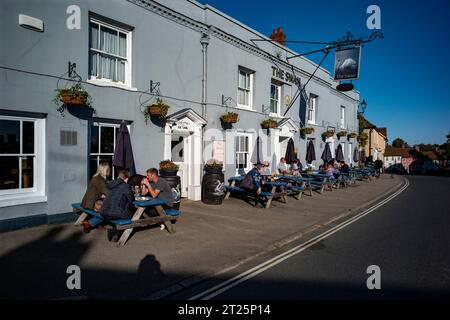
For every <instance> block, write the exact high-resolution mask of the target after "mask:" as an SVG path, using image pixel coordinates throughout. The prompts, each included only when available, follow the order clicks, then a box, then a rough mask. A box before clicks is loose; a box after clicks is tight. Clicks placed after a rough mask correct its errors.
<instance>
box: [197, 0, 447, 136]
mask: <svg viewBox="0 0 450 320" xmlns="http://www.w3.org/2000/svg"><path fill="white" fill-rule="evenodd" d="M200 2H201V3H204V4H205V3H208V4H210V5H211V6H213V7H215V8H217V9H219V10H220V11H222V12H224V13H226V14H228V15H229V16H231V17H233V18H235V19H237V20H239V21H241V22H243V23H244V24H246V25H248V26H249V27H251V28H253V29H255V30H257V31H259V32H260V33H262V34H265V35H270V34H271V33H272V30H273V29H274V28H276V27H283V29H284V30H285V32H286V35H287V40H303V41H333V40H338V39H340V38H342V37H343V36H344V35H345V33H346V32H347V31H351V32H352V33H353V34H354V35H355V36H365V37H367V36H368V35H369V34H370V33H371V32H372V30H368V29H367V27H366V20H367V17H368V16H369V15H368V14H366V9H367V7H368V6H369V5H371V4H376V5H378V6H379V7H380V8H381V31H382V32H383V34H384V39H381V40H380V39H377V40H376V41H374V42H372V43H369V44H366V45H365V46H364V48H363V52H362V62H361V73H360V80H357V81H354V84H355V88H356V89H357V90H359V91H360V92H361V97H362V98H364V99H365V100H366V101H367V109H366V112H365V115H366V116H367V118H368V119H369V120H370V121H371V122H373V123H374V124H376V125H377V126H379V127H387V128H388V138H389V142H392V141H393V140H394V139H395V138H397V137H401V138H403V139H404V140H406V141H407V142H408V143H409V144H416V143H438V144H441V143H443V142H444V140H445V135H446V134H447V133H448V132H449V131H450V78H449V75H450V51H449V49H450V1H448V0H440V1H439V0H432V1H431V0H428V1H423V0H415V1H406V0H397V1H380V0H373V1H366V0H341V1H328V0H322V1H303V0H284V1H273V0H272V1H268V0H259V1H237V0H200ZM289 47H290V48H292V49H293V50H295V51H297V52H307V51H311V50H314V49H317V48H318V47H317V46H314V45H305V44H302V45H300V44H294V45H293V44H289ZM308 58H310V59H311V60H313V61H316V62H319V61H320V59H321V56H319V55H316V56H314V55H311V56H308ZM332 66H333V56H332V55H330V56H329V57H328V58H327V60H326V61H325V63H324V67H325V68H326V69H328V70H330V71H331V70H332Z"/></svg>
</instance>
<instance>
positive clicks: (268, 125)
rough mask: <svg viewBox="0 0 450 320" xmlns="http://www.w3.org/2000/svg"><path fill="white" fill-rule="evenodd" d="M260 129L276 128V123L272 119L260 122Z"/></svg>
mask: <svg viewBox="0 0 450 320" xmlns="http://www.w3.org/2000/svg"><path fill="white" fill-rule="evenodd" d="M261 128H263V129H273V128H278V122H277V121H276V120H273V119H266V120H264V121H263V122H261Z"/></svg>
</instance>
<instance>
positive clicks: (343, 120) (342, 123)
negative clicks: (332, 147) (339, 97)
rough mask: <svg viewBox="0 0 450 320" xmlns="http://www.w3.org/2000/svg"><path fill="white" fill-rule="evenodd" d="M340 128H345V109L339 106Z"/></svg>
mask: <svg viewBox="0 0 450 320" xmlns="http://www.w3.org/2000/svg"><path fill="white" fill-rule="evenodd" d="M341 128H345V107H344V106H341Z"/></svg>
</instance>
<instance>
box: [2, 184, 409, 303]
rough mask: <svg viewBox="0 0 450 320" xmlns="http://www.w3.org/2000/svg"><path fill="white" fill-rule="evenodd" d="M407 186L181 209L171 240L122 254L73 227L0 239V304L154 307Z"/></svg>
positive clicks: (137, 238) (150, 232)
mask: <svg viewBox="0 0 450 320" xmlns="http://www.w3.org/2000/svg"><path fill="white" fill-rule="evenodd" d="M404 182H405V180H404V179H403V178H402V177H400V176H393V178H391V176H390V175H382V177H381V178H380V179H379V180H374V181H372V182H358V183H357V185H356V186H351V187H348V188H345V189H338V190H334V191H325V192H324V194H322V195H320V194H318V193H314V196H313V197H309V196H307V195H304V196H303V197H302V198H301V199H300V200H295V199H293V198H291V197H290V198H289V201H288V203H287V204H283V203H280V202H276V201H274V202H273V204H274V207H273V208H270V209H256V208H254V207H252V206H250V205H249V204H248V203H246V202H244V201H243V200H240V199H235V198H230V199H228V200H226V201H224V203H223V204H222V205H219V206H211V205H206V204H203V203H202V202H200V201H198V202H193V201H184V202H183V203H182V205H181V211H182V212H183V215H182V216H181V217H180V218H179V220H178V221H177V222H176V224H175V227H176V230H177V232H176V233H175V234H169V233H168V232H167V231H166V230H163V231H161V230H160V229H159V227H148V228H144V229H141V230H138V231H137V232H134V233H133V235H132V236H131V237H130V239H129V240H128V242H127V244H126V245H125V246H124V247H120V248H118V247H116V245H115V243H112V242H108V240H107V237H106V231H105V230H95V231H91V233H89V234H84V233H82V230H81V228H79V227H75V226H73V225H72V224H63V225H58V226H40V227H35V228H30V229H24V230H18V231H13V232H8V233H3V234H0V243H1V246H0V283H1V284H2V285H1V286H0V297H1V298H3V299H5V298H6V299H85V298H91V299H142V298H146V299H159V298H164V297H166V296H168V295H170V294H173V293H175V292H177V291H179V290H181V289H184V288H186V287H189V286H191V285H194V284H197V283H199V282H201V281H203V280H206V279H210V278H213V277H220V275H221V274H224V273H226V272H230V270H233V269H235V268H238V267H239V266H241V265H243V264H246V263H248V262H249V261H251V260H252V259H255V258H257V257H261V256H263V255H266V254H268V253H270V252H271V251H275V250H277V249H279V248H280V247H283V246H286V245H289V244H290V243H292V242H294V241H297V240H298V239H307V238H308V236H309V235H312V234H313V233H314V232H318V231H320V230H321V229H325V228H326V227H327V226H328V225H331V224H333V223H335V222H336V221H338V220H342V219H345V218H346V217H349V216H351V215H354V214H356V213H358V212H360V211H361V210H363V209H364V208H366V207H369V206H371V205H373V204H374V203H376V202H378V201H380V199H382V198H385V197H387V196H388V195H389V194H392V193H393V192H395V191H396V190H398V189H399V188H400V187H401V185H402V184H404ZM70 265H77V266H79V267H80V270H81V289H79V290H76V289H75V290H69V289H67V286H66V281H67V278H68V277H69V276H70V274H68V273H67V268H68V266H70Z"/></svg>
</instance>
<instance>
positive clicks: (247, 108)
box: [237, 104, 254, 111]
mask: <svg viewBox="0 0 450 320" xmlns="http://www.w3.org/2000/svg"><path fill="white" fill-rule="evenodd" d="M237 108H238V109H243V110H248V111H254V110H253V108H252V107H251V106H246V105H244V104H238V105H237Z"/></svg>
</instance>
